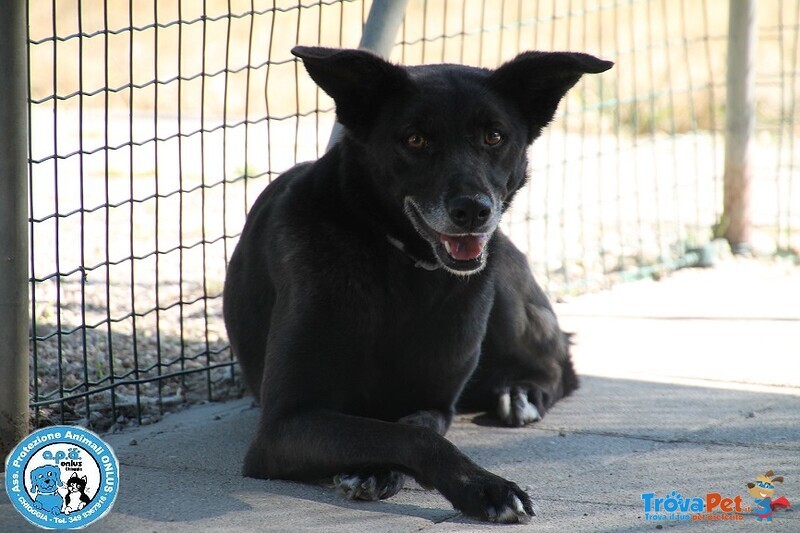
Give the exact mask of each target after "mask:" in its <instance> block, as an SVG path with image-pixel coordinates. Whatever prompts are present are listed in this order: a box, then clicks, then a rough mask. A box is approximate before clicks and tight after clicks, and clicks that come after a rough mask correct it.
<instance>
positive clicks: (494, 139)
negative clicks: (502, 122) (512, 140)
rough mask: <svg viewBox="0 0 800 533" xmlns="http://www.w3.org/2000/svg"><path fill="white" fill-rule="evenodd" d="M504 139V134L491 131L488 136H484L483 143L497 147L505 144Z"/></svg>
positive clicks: (498, 131) (487, 133)
mask: <svg viewBox="0 0 800 533" xmlns="http://www.w3.org/2000/svg"><path fill="white" fill-rule="evenodd" d="M503 139H505V137H504V136H503V132H501V131H500V130H489V131H487V132H486V135H484V137H483V142H485V143H486V144H488V145H489V146H497V145H498V144H500V143H501V142H503Z"/></svg>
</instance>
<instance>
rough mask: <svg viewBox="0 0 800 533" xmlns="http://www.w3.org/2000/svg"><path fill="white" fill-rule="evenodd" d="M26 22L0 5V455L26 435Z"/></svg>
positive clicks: (14, 5)
mask: <svg viewBox="0 0 800 533" xmlns="http://www.w3.org/2000/svg"><path fill="white" fill-rule="evenodd" d="M26 27H27V21H26V2H25V1H24V0H13V1H11V2H7V3H6V4H5V5H4V6H3V9H0V460H2V459H4V458H5V456H6V455H7V454H8V453H10V452H11V449H12V448H13V447H14V445H15V444H16V443H17V442H18V441H19V440H21V439H22V438H23V437H24V436H26V435H27V434H28V239H27V235H28V232H27V217H28V209H27V204H28V173H27V160H28V148H27V147H28V124H27V120H28V116H27V109H28V94H27V90H28V61H27V57H28V53H27V46H28V38H27V31H26ZM4 468H5V464H4V463H0V472H2V471H3V469H4Z"/></svg>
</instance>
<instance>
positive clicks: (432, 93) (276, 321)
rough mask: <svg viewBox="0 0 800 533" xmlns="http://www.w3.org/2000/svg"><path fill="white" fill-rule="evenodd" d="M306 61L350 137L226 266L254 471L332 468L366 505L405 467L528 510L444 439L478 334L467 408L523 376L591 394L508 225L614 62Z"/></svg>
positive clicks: (536, 391)
mask: <svg viewBox="0 0 800 533" xmlns="http://www.w3.org/2000/svg"><path fill="white" fill-rule="evenodd" d="M293 53H294V54H295V55H297V56H298V57H300V58H302V59H303V61H304V64H305V66H306V69H307V70H308V72H309V74H310V75H311V77H312V78H313V79H314V81H316V82H317V84H318V85H319V86H320V87H322V89H324V90H325V91H326V92H327V93H328V94H330V95H331V96H332V97H333V98H334V100H335V102H336V107H337V116H338V119H339V121H340V122H341V123H342V124H343V125H344V126H345V129H346V133H345V135H344V137H343V138H342V139H341V141H340V142H339V143H338V144H337V145H336V146H335V147H334V148H333V149H332V150H331V151H330V152H328V153H327V154H326V155H325V156H324V157H322V158H321V159H320V160H318V161H316V162H314V163H306V164H302V165H298V166H296V167H295V168H293V169H291V170H289V171H288V172H286V173H285V174H283V175H281V176H280V177H278V178H277V179H276V180H275V181H273V182H272V183H271V184H270V185H269V186H268V187H267V188H266V190H265V191H264V192H263V193H262V195H261V196H260V197H259V199H258V200H257V201H256V203H255V205H254V206H253V209H252V211H251V212H250V214H249V216H248V219H247V223H246V224H245V228H244V231H243V233H242V237H241V240H240V242H239V244H238V246H237V248H236V250H235V252H234V254H233V256H232V258H231V262H230V266H229V270H228V276H227V280H226V285H225V295H224V314H225V323H226V326H227V329H228V334H229V338H230V341H231V345H232V348H233V350H234V352H235V354H236V356H237V357H238V359H239V361H240V364H241V368H242V372H243V376H244V379H245V381H246V383H247V386H248V387H249V389H250V390H251V391H252V392H253V394H254V395H255V396H256V398H258V399H259V402H260V404H261V406H262V416H261V419H260V425H259V427H258V430H257V432H256V436H255V439H254V440H253V443H252V444H251V446H250V449H249V451H248V453H247V456H246V458H245V462H244V473H245V475H247V476H251V477H259V478H282V479H294V480H315V479H320V478H323V477H327V476H336V477H335V479H336V484H337V486H338V488H339V490H340V491H341V492H343V493H344V494H345V495H347V496H348V497H351V498H360V499H378V498H385V497H389V496H391V495H393V494H395V493H396V492H397V491H399V490H400V488H401V487H402V485H403V477H404V475H411V476H413V477H414V478H416V479H417V481H418V482H420V483H421V484H423V485H424V486H429V487H434V488H436V489H438V490H439V491H440V492H441V493H442V494H443V495H444V496H445V497H446V498H447V499H448V500H450V502H451V503H452V504H453V506H454V507H455V508H456V509H459V510H460V511H462V512H464V513H465V514H467V515H469V516H473V517H477V518H481V519H484V520H491V521H501V522H516V521H525V520H527V519H528V517H529V516H530V515H532V514H533V511H532V506H531V502H530V500H529V497H528V495H527V494H526V493H525V492H524V491H522V490H521V489H520V488H519V487H518V486H517V485H515V484H514V483H512V482H509V481H506V480H505V479H502V478H500V477H498V476H496V475H494V474H492V473H490V472H488V471H486V470H484V469H483V468H481V467H479V466H478V465H476V464H475V463H473V462H472V461H471V460H470V459H469V458H467V457H466V456H465V455H464V454H462V453H461V452H460V451H459V450H458V449H457V448H456V447H455V446H453V445H452V444H451V443H450V442H449V441H447V440H446V439H445V438H444V437H443V435H444V433H445V432H446V431H447V428H448V427H449V425H450V422H451V420H452V417H453V414H454V410H455V406H456V401H457V399H458V398H459V395H460V394H461V392H462V390H463V389H464V387H465V384H466V383H467V381H468V380H469V378H470V376H471V375H472V374H473V371H474V370H475V368H476V366H478V365H479V362H478V359H479V355H480V353H481V345H482V344H483V346H484V351H485V354H484V356H483V358H482V360H481V363H480V366H479V372H478V373H477V374H476V375H475V376H474V377H473V379H472V381H471V382H470V385H469V387H468V389H467V393H468V395H467V396H465V397H464V399H465V405H466V404H470V406H471V407H478V408H481V409H486V410H492V411H494V410H495V409H496V408H497V403H498V401H499V398H500V397H501V396H502V395H503V394H504V390H505V388H508V387H513V389H514V391H515V396H514V397H515V398H517V399H520V400H521V399H522V392H523V391H524V392H525V394H528V395H530V394H532V395H533V398H532V403H534V404H535V405H536V406H537V407H538V408H540V410H541V411H542V412H544V410H546V409H547V407H549V406H550V405H551V404H552V402H554V401H555V400H557V399H558V398H559V397H560V396H562V395H564V394H567V393H569V392H570V391H571V390H572V389H573V388H574V387H575V386H577V378H575V375H574V372H573V371H572V366H571V363H570V361H569V355H568V351H567V345H568V343H567V339H566V337H565V336H564V335H563V333H562V332H561V330H560V329H558V326H557V324H555V322H553V323H552V324H550V325H549V327H550V329H549V330H547V331H540V330H539V328H540V327H541V326H542V324H544V322H541V319H542V317H543V316H545V315H543V314H542V313H541V312H538V313H537V312H534V311H536V310H537V309H538V310H539V311H541V310H545V311H547V312H550V311H551V309H550V306H549V304H548V303H547V300H546V298H545V297H544V294H543V293H542V291H541V290H540V289H539V287H538V286H537V285H536V283H535V281H533V278H532V276H531V275H530V271H529V270H528V268H527V264H526V263H525V258H524V257H523V256H522V254H521V253H520V252H519V251H518V250H516V248H514V246H513V245H512V244H511V242H510V241H509V240H508V239H507V238H506V237H505V236H503V235H502V234H501V233H500V232H499V231H496V227H497V223H498V221H499V218H500V215H501V214H502V212H503V211H504V210H505V209H506V208H507V206H508V205H509V203H510V201H511V199H512V198H513V196H514V194H515V193H516V191H517V190H518V189H519V188H520V187H521V186H522V185H523V184H524V182H525V179H526V169H527V159H526V149H527V146H528V144H529V143H530V142H531V141H532V140H533V139H534V138H535V137H536V136H538V135H539V133H540V132H541V130H542V128H543V127H544V126H545V125H546V124H547V123H548V122H549V121H550V120H551V119H552V117H553V114H554V113H555V110H556V106H557V104H558V102H559V100H560V99H561V97H562V96H563V94H564V93H565V92H566V91H567V90H568V89H569V88H570V87H571V86H572V85H573V84H574V83H575V82H576V81H577V80H578V79H579V78H580V76H581V75H582V74H583V73H587V72H602V71H604V70H606V69H608V68H610V66H611V63H609V62H606V61H601V60H599V59H596V58H594V57H592V56H588V55H585V54H575V53H539V52H528V53H526V54H522V55H520V56H518V57H517V58H516V59H514V60H513V61H511V62H509V63H507V64H506V65H504V66H502V67H500V68H499V69H497V70H495V71H491V70H487V69H478V68H471V67H465V66H459V65H436V66H420V67H399V66H396V65H392V64H390V63H388V62H386V61H384V60H382V59H380V58H379V57H377V56H374V55H371V54H369V53H367V52H361V51H354V50H332V49H324V48H306V47H297V48H295V49H294V50H293ZM531 310H534V311H531ZM531 313H532V314H531ZM553 321H554V316H553ZM487 326H488V332H487ZM484 339H485V340H484ZM537 395H538V396H537ZM537 398H538V399H537ZM467 400H469V401H467ZM506 422H507V423H512V424H513V423H516V422H517V421H515V420H513V419H512V420H506Z"/></svg>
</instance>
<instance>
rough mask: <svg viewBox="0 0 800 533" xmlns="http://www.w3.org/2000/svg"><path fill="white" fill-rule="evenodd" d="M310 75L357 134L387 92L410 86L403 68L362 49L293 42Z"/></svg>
mask: <svg viewBox="0 0 800 533" xmlns="http://www.w3.org/2000/svg"><path fill="white" fill-rule="evenodd" d="M292 54H294V55H295V56H297V57H299V58H300V59H302V60H303V65H304V66H305V67H306V70H307V71H308V74H309V75H310V76H311V79H313V80H314V82H315V83H316V84H317V85H319V86H320V88H321V89H322V90H323V91H325V92H326V93H327V94H328V95H329V96H330V97H331V98H333V100H334V102H336V117H337V118H338V120H339V122H340V123H341V124H342V125H343V126H345V127H346V128H348V129H349V130H351V131H352V132H354V133H356V134H358V133H360V132H363V131H365V129H368V128H369V126H370V125H371V123H372V121H373V120H374V118H375V115H376V114H377V111H378V108H379V107H380V105H381V103H383V102H384V101H385V100H386V99H387V98H388V97H389V96H391V95H393V94H397V93H399V92H402V91H405V90H407V89H409V88H410V87H411V80H410V78H409V76H408V74H407V73H406V71H405V70H404V69H403V68H402V67H399V66H397V65H393V64H392V63H389V62H388V61H386V60H385V59H383V58H381V57H379V56H377V55H375V54H373V53H371V52H366V51H363V50H340V49H336V48H320V47H312V46H295V47H294V48H292Z"/></svg>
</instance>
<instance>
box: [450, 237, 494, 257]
mask: <svg viewBox="0 0 800 533" xmlns="http://www.w3.org/2000/svg"><path fill="white" fill-rule="evenodd" d="M439 240H440V241H442V244H444V243H448V245H449V246H450V251H449V254H450V257H452V258H453V259H457V260H458V261H469V260H472V259H477V258H478V257H480V255H481V254H482V253H483V247H484V246H485V245H486V240H487V236H486V235H460V236H453V235H444V234H441V235H439Z"/></svg>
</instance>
